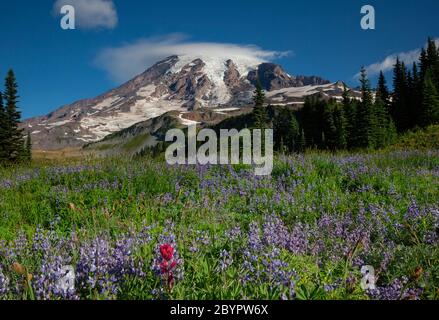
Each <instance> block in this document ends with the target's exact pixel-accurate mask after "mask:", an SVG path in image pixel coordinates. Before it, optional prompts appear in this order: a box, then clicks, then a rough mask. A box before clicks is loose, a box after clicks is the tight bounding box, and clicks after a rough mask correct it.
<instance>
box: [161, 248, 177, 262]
mask: <svg viewBox="0 0 439 320" xmlns="http://www.w3.org/2000/svg"><path fill="white" fill-rule="evenodd" d="M160 254H161V255H162V258H163V259H165V260H166V261H171V260H172V259H173V258H174V248H173V247H172V246H171V245H170V244H164V245H162V246H160Z"/></svg>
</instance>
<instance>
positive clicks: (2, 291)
mask: <svg viewBox="0 0 439 320" xmlns="http://www.w3.org/2000/svg"><path fill="white" fill-rule="evenodd" d="M8 292H9V279H8V277H6V275H5V274H4V273H3V267H2V265H1V264H0V299H1V296H5V295H7V294H8Z"/></svg>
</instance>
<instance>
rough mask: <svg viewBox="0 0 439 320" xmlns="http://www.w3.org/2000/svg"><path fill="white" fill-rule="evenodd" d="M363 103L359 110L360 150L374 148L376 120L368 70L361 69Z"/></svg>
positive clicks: (358, 134)
mask: <svg viewBox="0 0 439 320" xmlns="http://www.w3.org/2000/svg"><path fill="white" fill-rule="evenodd" d="M360 74H361V76H360V83H361V102H360V103H359V104H358V110H357V119H356V124H357V137H356V138H357V139H356V140H357V145H358V147H360V148H373V147H374V144H375V140H374V130H375V119H374V112H373V96H372V90H371V87H370V82H369V79H368V78H367V74H366V69H364V68H362V69H361V73H360Z"/></svg>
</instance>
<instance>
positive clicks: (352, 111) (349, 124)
mask: <svg viewBox="0 0 439 320" xmlns="http://www.w3.org/2000/svg"><path fill="white" fill-rule="evenodd" d="M342 104H343V109H344V115H345V118H346V143H347V147H348V148H355V147H356V137H357V132H356V130H357V123H356V119H357V104H356V102H355V101H354V100H352V99H351V98H350V96H349V91H348V89H347V87H346V85H344V89H343V101H342Z"/></svg>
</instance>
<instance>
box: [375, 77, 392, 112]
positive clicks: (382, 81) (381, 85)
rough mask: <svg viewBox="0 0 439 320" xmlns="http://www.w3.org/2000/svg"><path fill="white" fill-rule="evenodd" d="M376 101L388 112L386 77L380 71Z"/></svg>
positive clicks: (388, 93) (388, 94) (388, 95)
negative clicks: (380, 102)
mask: <svg viewBox="0 0 439 320" xmlns="http://www.w3.org/2000/svg"><path fill="white" fill-rule="evenodd" d="M377 99H380V100H381V101H382V102H383V103H384V105H385V107H386V108H388V110H389V111H390V92H389V89H388V87H387V82H386V77H385V76H384V73H383V72H382V71H380V76H379V77H378V88H377Z"/></svg>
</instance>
